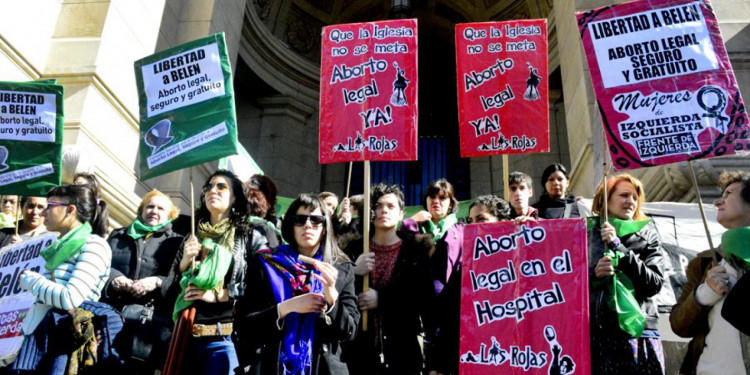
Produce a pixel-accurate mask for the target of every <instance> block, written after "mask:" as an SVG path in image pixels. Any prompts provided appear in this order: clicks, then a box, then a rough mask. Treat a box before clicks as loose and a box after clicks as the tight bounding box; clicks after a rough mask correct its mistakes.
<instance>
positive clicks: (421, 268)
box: [342, 232, 435, 375]
mask: <svg viewBox="0 0 750 375" xmlns="http://www.w3.org/2000/svg"><path fill="white" fill-rule="evenodd" d="M399 237H401V239H402V244H401V249H400V251H399V254H398V258H397V259H396V264H395V265H394V268H393V271H392V272H391V278H390V280H389V281H388V284H387V285H386V286H385V287H381V289H378V290H377V293H378V307H377V308H376V309H374V310H370V311H369V312H368V331H367V332H362V331H360V332H359V334H358V335H357V338H356V339H355V340H354V342H353V343H351V344H348V345H345V346H344V353H343V355H342V359H343V360H344V361H345V362H347V365H348V366H349V373H351V374H357V375H359V374H363V375H364V374H394V375H395V374H398V375H407V374H418V373H420V371H422V358H423V352H422V348H421V346H420V342H419V339H418V338H419V336H420V335H422V334H423V333H424V329H423V325H422V323H423V320H424V318H425V315H426V313H428V312H429V311H428V310H429V306H432V304H433V303H434V298H435V297H434V294H435V288H434V286H433V283H432V276H431V273H430V268H429V265H428V261H429V258H428V253H429V250H430V248H431V245H432V240H431V238H430V236H429V235H417V236H415V235H414V234H413V233H408V232H399ZM363 245H364V243H363V241H362V239H359V240H357V241H355V242H352V243H351V244H350V246H349V247H348V248H347V251H346V252H347V255H349V256H350V257H351V258H352V259H353V260H354V259H357V258H358V257H359V256H360V255H361V254H362V250H363ZM362 281H363V277H362V276H356V290H357V293H361V292H362ZM375 319H377V320H378V322H377V325H376V323H375ZM381 354H382V361H383V362H382V363H381Z"/></svg>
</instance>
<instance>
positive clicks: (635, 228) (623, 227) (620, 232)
mask: <svg viewBox="0 0 750 375" xmlns="http://www.w3.org/2000/svg"><path fill="white" fill-rule="evenodd" d="M650 222H651V219H646V220H639V221H635V220H633V219H630V220H622V219H618V218H616V217H611V216H610V218H609V223H610V224H612V226H613V227H615V233H617V237H624V236H627V235H628V234H633V233H637V232H640V231H641V229H643V227H645V226H646V225H648V223H650Z"/></svg>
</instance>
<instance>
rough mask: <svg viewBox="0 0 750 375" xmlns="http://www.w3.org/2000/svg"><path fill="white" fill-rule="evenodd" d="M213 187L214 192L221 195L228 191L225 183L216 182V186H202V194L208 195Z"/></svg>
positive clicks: (209, 184)
mask: <svg viewBox="0 0 750 375" xmlns="http://www.w3.org/2000/svg"><path fill="white" fill-rule="evenodd" d="M214 187H216V191H218V192H219V193H223V192H225V191H227V190H228V189H229V185H228V184H227V183H226V182H217V183H216V184H212V183H210V182H209V183H207V184H205V185H203V193H204V194H205V193H208V192H209V191H211V190H213V189H214Z"/></svg>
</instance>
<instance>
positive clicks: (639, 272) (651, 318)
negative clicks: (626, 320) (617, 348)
mask: <svg viewBox="0 0 750 375" xmlns="http://www.w3.org/2000/svg"><path fill="white" fill-rule="evenodd" d="M650 226H651V224H649V225H647V226H646V227H644V228H643V229H641V230H640V231H639V232H637V233H633V234H629V235H626V236H623V237H620V242H621V243H620V246H618V247H617V250H618V251H620V252H622V253H623V254H625V256H624V257H622V258H620V260H619V263H618V265H617V269H618V270H620V271H622V273H623V274H625V276H627V277H628V278H629V279H630V280H631V281H632V282H633V287H634V290H635V293H634V294H635V299H636V300H637V301H638V302H639V303H640V305H641V312H643V315H644V316H645V317H646V327H645V328H646V329H653V330H655V329H657V328H658V323H659V313H658V310H657V306H656V303H654V302H653V301H652V299H651V298H652V297H653V296H655V295H656V294H658V293H659V291H661V288H662V286H663V285H664V280H665V277H664V267H665V262H666V255H665V252H664V249H663V248H662V246H661V241H660V240H659V235H658V234H657V233H656V231H655V230H654V229H651V228H650ZM600 230H601V227H600V226H599V225H597V226H595V227H594V228H592V229H590V230H589V280H591V281H592V282H593V281H594V280H598V279H597V277H596V275H595V274H594V268H595V267H596V263H597V262H598V261H599V259H601V258H602V256H603V254H604V246H603V243H602V240H601V235H600V234H599V233H600ZM594 285H595V284H594V283H592V284H591V285H590V286H589V316H590V320H591V330H592V331H591V332H592V335H595V334H596V333H597V332H600V333H602V334H608V332H610V333H611V332H622V330H620V328H619V323H618V321H617V314H616V313H615V312H613V311H612V310H611V309H610V308H609V307H608V306H607V296H606V293H605V290H604V289H605V288H604V285H603V284H601V285H599V286H598V287H595V286H594ZM623 333H624V332H623Z"/></svg>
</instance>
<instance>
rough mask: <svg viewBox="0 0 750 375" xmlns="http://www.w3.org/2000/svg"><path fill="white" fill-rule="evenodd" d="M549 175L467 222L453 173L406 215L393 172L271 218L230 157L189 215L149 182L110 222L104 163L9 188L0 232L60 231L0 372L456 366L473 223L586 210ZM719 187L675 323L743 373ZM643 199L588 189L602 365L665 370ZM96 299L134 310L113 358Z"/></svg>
mask: <svg viewBox="0 0 750 375" xmlns="http://www.w3.org/2000/svg"><path fill="white" fill-rule="evenodd" d="M540 182H541V184H540V185H541V186H540V187H541V189H540V190H537V191H535V189H534V184H533V181H532V179H531V177H530V176H529V175H527V174H525V173H522V172H513V173H510V175H509V195H508V196H509V201H506V200H504V199H502V198H500V197H498V196H495V195H492V194H488V195H482V196H479V197H477V198H476V199H475V200H474V201H473V202H472V203H471V205H470V207H469V213H468V216H467V217H466V218H458V217H457V211H458V204H459V203H458V200H457V199H456V194H455V191H454V188H453V186H452V185H451V183H450V182H448V181H447V180H445V179H439V180H436V181H433V182H432V183H430V184H429V185H428V186H427V188H426V189H425V192H424V195H423V199H422V209H423V210H421V211H419V212H417V213H415V214H414V215H412V216H411V217H405V213H404V208H405V203H404V194H403V192H402V191H401V189H400V188H399V187H398V186H395V185H388V184H382V183H381V184H377V185H375V186H373V187H372V189H371V193H370V208H371V209H370V217H363V216H362V214H363V213H364V212H365V210H364V207H363V204H364V199H363V197H362V196H361V195H360V196H353V197H344V198H342V199H340V200H339V197H338V196H336V195H335V194H334V193H331V192H321V193H318V194H300V195H299V196H298V197H297V198H296V199H295V200H294V201H293V202H292V203H291V205H290V206H289V208H288V210H287V211H286V213H285V214H284V215H283V216H280V215H279V214H278V213H277V212H276V211H275V206H276V201H277V197H276V195H277V190H276V187H275V184H274V182H273V180H272V179H271V178H269V177H267V176H261V175H255V176H252V177H251V178H250V180H249V181H247V182H242V181H240V180H239V179H238V178H237V177H236V176H235V175H234V174H233V173H231V172H228V171H225V170H219V171H217V172H215V173H213V174H212V175H210V176H209V177H208V179H207V180H206V182H205V184H204V185H203V187H202V189H201V194H200V205H199V207H197V209H196V213H195V227H194V228H190V226H189V225H186V224H184V222H185V220H186V219H185V218H186V216H185V215H180V212H179V209H178V208H177V206H176V205H175V204H174V203H173V202H172V200H171V199H170V197H169V196H168V195H166V194H164V193H162V192H160V191H158V190H152V191H150V192H148V193H146V194H145V195H144V196H143V197H142V201H141V203H140V205H139V207H138V209H137V212H136V217H135V218H134V219H133V221H132V222H131V223H130V224H129V225H127V226H125V227H122V228H117V229H114V230H112V231H111V232H110V233H108V231H107V229H108V228H107V224H108V208H107V204H106V202H105V201H104V200H103V199H102V197H101V192H100V186H99V184H98V181H97V179H96V177H95V176H94V175H90V174H80V175H76V176H75V179H74V183H73V184H71V185H64V186H60V187H56V188H54V189H52V190H50V192H49V193H48V194H47V196H46V197H17V196H8V195H6V196H2V208H3V216H2V218H0V219H2V220H0V221H1V222H2V224H3V226H4V228H3V229H0V246H8V245H13V244H16V243H18V242H20V241H24V240H28V239H31V238H33V237H36V236H40V235H44V234H49V233H55V234H56V235H58V236H59V239H58V240H57V242H54V243H53V244H52V245H50V246H49V247H47V248H45V249H44V250H42V251H41V256H42V258H43V259H44V261H45V264H44V268H43V269H42V270H40V272H34V271H31V270H26V271H24V272H22V273H21V274H20V276H19V280H18V283H19V285H20V288H22V289H24V290H26V291H28V292H30V293H31V294H32V295H33V296H34V297H35V300H36V302H35V303H34V305H33V306H32V308H31V310H29V313H28V314H27V316H26V318H25V320H24V324H23V335H24V344H23V345H22V346H21V350H20V352H19V353H18V356H17V358H16V361H15V362H10V363H9V364H8V365H7V366H5V367H3V368H2V369H0V373H2V374H5V373H44V374H76V373H105V372H107V373H110V372H111V373H112V374H117V373H126V372H127V373H135V374H154V373H159V372H161V373H163V374H166V375H171V374H228V375H230V374H256V375H261V374H269V375H270V374H274V375H275V374H295V375H296V374H356V375H360V374H365V375H366V374H377V375H385V374H389V375H390V374H393V375H450V374H453V375H457V374H458V367H459V332H460V299H461V273H462V264H461V255H462V252H463V251H464V249H463V236H464V235H463V233H464V226H465V225H471V224H481V223H493V222H499V221H510V222H514V223H515V225H521V224H524V223H527V224H529V225H533V223H534V222H536V221H539V220H545V219H561V218H577V217H579V216H580V213H579V210H578V204H577V200H578V198H577V197H575V196H573V195H572V194H571V193H570V191H569V189H568V185H569V183H570V176H569V175H568V171H567V170H566V168H565V167H564V166H562V165H561V164H553V165H550V166H549V167H548V168H546V169H545V170H544V172H543V173H542V179H541V181H540ZM720 188H721V191H722V195H721V198H720V199H719V200H717V201H716V202H715V205H716V207H717V208H718V214H717V218H716V219H717V221H718V222H719V223H720V224H721V225H722V226H724V227H725V228H726V229H728V230H727V231H726V233H725V234H724V235H723V237H722V244H721V246H720V247H719V248H717V249H710V250H708V251H706V252H703V253H700V254H698V256H697V257H696V258H695V259H693V260H692V261H691V262H690V264H689V265H688V267H687V284H686V285H685V288H684V290H683V292H682V295H681V296H679V299H678V302H677V304H676V305H675V306H674V308H673V310H672V315H671V317H670V322H671V325H672V329H673V330H674V332H675V333H676V334H678V335H680V336H683V337H686V338H691V339H692V341H691V342H690V347H689V350H688V352H687V356H686V357H685V359H684V361H683V365H682V368H681V370H680V373H681V374H750V347H749V346H748V345H750V340H749V339H748V337H749V336H748V334H750V327H749V326H750V323H748V320H747V317H746V315H744V313H743V312H744V311H745V307H744V305H741V304H742V303H743V301H744V298H746V297H747V296H748V294H749V293H750V291H749V290H750V279H749V278H748V277H744V274H745V273H746V272H747V270H749V269H750V246H748V239H750V174H748V173H745V172H725V173H724V174H723V175H722V180H721V183H720ZM539 192H541V193H539ZM537 197H538V198H537ZM534 198H537V199H536V202H535V203H533V204H531V203H530V201H531V200H532V199H534ZM645 199H646V192H645V191H644V187H643V184H642V183H641V182H640V181H639V180H638V179H637V178H635V177H633V176H631V175H628V174H618V175H615V176H612V177H610V178H608V179H607V180H606V183H604V184H602V186H600V187H599V188H598V189H597V191H596V194H595V196H594V199H593V205H592V211H593V212H594V213H595V214H597V215H598V216H597V217H596V218H595V219H593V220H591V221H590V223H593V225H590V226H589V229H588V230H589V249H588V252H589V257H588V259H589V283H590V285H589V302H590V310H589V311H590V314H589V315H590V342H591V373H593V374H664V373H665V357H664V349H663V346H662V342H661V337H660V332H659V328H658V318H659V316H658V310H657V306H656V304H655V303H654V301H653V297H654V296H655V295H656V294H658V293H659V292H660V290H661V289H662V286H663V285H664V283H665V277H666V275H665V262H667V261H668V260H667V255H666V253H665V250H664V248H663V247H662V245H661V241H660V239H659V235H658V233H657V232H656V231H655V228H654V226H653V224H652V223H650V222H649V220H648V217H647V216H646V215H644V213H643V203H644V202H645ZM16 220H18V222H16ZM180 221H182V222H183V224H178V223H179V222H180ZM365 225H367V226H368V227H367V229H368V231H365V230H364V229H365ZM16 228H17V229H16ZM365 232H369V238H367V239H365V238H363V235H364V233H365ZM193 233H194V234H193ZM105 238H106V240H105ZM365 240H367V241H365ZM365 243H369V249H367V251H366V249H365V248H364V246H365ZM365 276H367V277H365ZM613 277H619V278H621V279H625V280H627V281H629V283H630V284H631V285H632V288H630V289H629V293H630V294H631V297H632V299H633V301H635V302H634V303H633V304H632V305H631V306H630V307H629V308H622V309H613V308H612V307H611V303H610V300H611V299H612V298H613V297H612V293H613V291H612V288H611V287H609V286H610V285H611V283H609V280H611V279H612V278H613ZM366 284H367V285H366ZM96 301H99V302H96ZM92 303H99V304H92ZM92 306H94V307H95V308H94V307H92ZM102 306H106V307H108V308H111V309H112V310H113V311H116V312H117V314H119V315H120V316H121V317H122V318H121V319H123V320H124V325H123V326H122V327H119V326H118V327H115V326H112V327H110V330H111V333H112V334H113V335H115V334H116V335H115V336H116V337H115V338H114V340H112V343H111V345H112V348H113V349H115V350H113V351H110V352H108V353H109V354H108V355H107V357H114V360H111V361H107V362H105V361H103V359H104V356H103V355H102V351H101V348H97V345H99V346H101V345H102V341H103V340H102V338H101V337H98V331H97V330H96V329H94V328H92V327H94V326H95V325H96V324H102V323H101V320H97V318H96V317H97V316H98V314H102V311H103V310H102V309H103V307H102ZM634 316H635V317H640V318H641V319H642V321H640V322H636V323H634V322H633V317H634ZM636 320H637V319H636ZM365 325H366V326H367V329H366V330H365V329H363V328H364V326H365ZM115 352H116V353H117V354H116V356H113V355H112V353H115ZM97 356H98V357H97ZM110 359H111V358H110ZM105 365H106V367H105ZM563 368H564V366H563ZM556 371H558V373H570V371H572V369H564V370H562V369H557V370H556Z"/></svg>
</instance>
